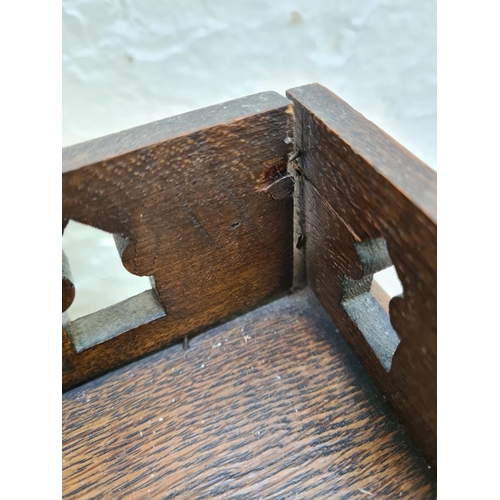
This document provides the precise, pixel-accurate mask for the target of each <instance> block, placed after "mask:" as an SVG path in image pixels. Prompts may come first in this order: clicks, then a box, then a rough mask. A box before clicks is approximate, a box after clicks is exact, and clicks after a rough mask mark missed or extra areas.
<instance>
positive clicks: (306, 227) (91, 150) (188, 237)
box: [62, 84, 437, 466]
mask: <svg viewBox="0 0 500 500" xmlns="http://www.w3.org/2000/svg"><path fill="white" fill-rule="evenodd" d="M62 158H63V174H62V182H63V193H62V194H63V231H64V228H65V227H66V225H67V223H68V222H69V221H70V220H74V221H77V222H81V223H83V224H87V225H90V226H92V227H95V228H98V229H101V230H103V231H106V232H108V233H111V234H112V235H113V236H114V239H115V242H116V246H117V250H118V252H119V254H120V256H121V260H122V262H123V265H124V266H125V268H126V269H127V270H128V271H129V272H131V273H133V274H135V275H138V276H149V277H150V279H151V283H152V289H151V290H149V291H147V292H143V293H141V294H139V295H137V296H135V297H132V298H130V299H127V300H126V301H123V302H121V303H119V304H116V305H114V306H111V307H108V308H106V309H103V310H101V311H98V312H96V313H93V314H91V315H88V316H85V317H83V318H79V319H76V320H75V321H71V318H70V317H69V315H68V308H69V307H70V305H71V303H72V302H73V299H74V297H75V293H76V294H78V289H77V288H76V289H75V286H74V284H73V278H72V276H71V269H70V266H71V262H69V261H68V259H67V258H66V256H65V255H64V253H63V260H62V278H63V279H62V302H63V320H62V346H63V347H62V382H63V390H68V389H70V388H73V387H75V386H77V385H79V384H82V383H84V382H86V381H88V380H90V379H93V378H95V377H97V376H100V375H102V374H104V373H107V372H109V371H111V370H114V369H116V368H118V367H120V366H122V365H124V364H126V363H129V362H131V361H133V360H136V359H139V358H141V357H144V356H146V355H148V354H151V353H153V352H155V351H158V350H160V349H162V348H165V347H167V346H169V345H172V344H174V343H178V342H187V340H186V339H188V338H189V337H192V336H193V335H196V334H198V333H200V332H203V331H205V330H207V329H208V328H210V327H213V326H215V325H218V324H221V323H223V322H225V321H227V320H229V319H232V318H234V317H236V316H239V315H241V314H244V313H246V312H247V311H249V310H251V309H254V308H256V307H259V306H262V305H264V304H266V303H269V302H270V301H272V300H274V299H276V298H279V297H280V296H284V295H286V294H290V293H294V292H296V291H299V290H301V289H303V288H306V287H307V288H309V289H310V290H311V291H312V292H313V293H314V295H315V296H316V298H317V299H318V300H319V303H320V304H321V305H322V307H323V308H324V309H325V311H326V312H327V313H328V315H329V316H330V318H331V319H332V320H333V322H334V323H335V325H336V326H337V327H338V328H339V330H340V332H341V333H342V334H343V336H344V337H345V339H346V340H347V342H348V343H349V345H350V346H351V348H352V349H353V350H354V352H355V353H356V355H357V356H358V358H359V359H360V360H361V362H362V363H363V365H364V366H365V368H366V370H367V371H368V373H369V374H370V376H371V377H372V378H373V380H374V381H375V382H376V384H377V385H378V387H379V388H380V390H381V391H382V393H383V394H384V396H385V397H386V398H387V400H388V401H389V403H390V404H391V406H392V407H393V409H394V410H395V412H396V414H397V415H398V417H399V418H400V419H401V421H402V423H403V424H404V425H405V427H406V429H407V430H408V432H409V433H410V435H411V437H412V438H413V440H414V441H415V443H416V444H417V445H418V446H419V447H420V449H421V450H422V451H423V453H424V455H425V457H426V458H427V460H428V461H429V464H431V465H432V466H435V464H436V421H437V413H436V350H437V349H436V335H437V332H436V316H437V310H436V265H437V259H436V233H437V216H436V173H435V172H434V171H433V170H431V169H430V168H429V167H427V166H426V165H425V164H423V163H422V162H421V161H420V160H418V159H417V158H416V157H414V156H413V155H412V154H411V153H409V152H408V151H407V150H406V149H405V148H403V147H402V146H401V145H399V144H398V143H397V142H396V141H394V140H393V139H392V138H391V137H389V136H388V135H387V134H385V133H384V132H383V131H382V130H380V129H379V128H378V127H377V126H375V125H374V124H373V123H371V122H370V121H368V120H367V119H365V118H364V117H363V116H362V115H360V114H359V113H357V112H356V111H355V110H353V109H352V108H351V107H350V106H348V105H347V104H346V103H345V102H344V101H342V100H341V99H340V98H338V97H337V96H335V95H334V94H333V93H332V92H330V91H329V90H328V89H326V88H324V87H322V86H320V85H317V84H312V85H305V86H302V87H298V88H295V89H292V90H289V91H288V92H287V98H285V97H283V96H280V95H278V94H276V93H274V92H264V93H260V94H256V95H252V96H248V97H244V98H242V99H236V100H234V101H230V102H227V103H224V104H219V105H216V106H211V107H208V108H205V109H200V110H197V111H194V112H190V113H186V114H183V115H179V116H175V117H172V118H167V119H165V120H161V121H158V122H154V123H150V124H148V125H144V126H140V127H137V128H134V129H131V130H127V131H124V132H120V133H117V134H113V135H110V136H107V137H103V138H99V139H96V140H92V141H89V142H86V143H83V144H78V145H75V146H70V147H67V148H64V149H63V153H62ZM391 265H394V266H395V269H396V271H397V274H398V276H399V279H400V280H401V283H402V286H403V294H402V295H401V296H398V297H394V298H392V299H391V300H390V301H389V297H387V296H384V293H383V291H380V290H378V289H377V288H376V287H375V288H374V285H373V283H372V279H373V275H374V274H375V273H377V272H378V271H381V270H383V269H385V268H387V267H389V266H391ZM381 297H382V298H381ZM283 356H286V352H283Z"/></svg>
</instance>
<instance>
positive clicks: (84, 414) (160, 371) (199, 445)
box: [63, 290, 435, 499]
mask: <svg viewBox="0 0 500 500" xmlns="http://www.w3.org/2000/svg"><path fill="white" fill-rule="evenodd" d="M63 496H64V498H78V499H86V498H102V499H106V498H112V499H119V498H134V499H135V498H137V499H139V498H161V499H167V498H186V499H191V498H200V499H201V498H227V499H238V498H240V499H243V498H245V499H248V498H291V499H292V498H293V499H295V498H301V499H305V498H343V499H348V498H350V499H355V498H370V499H372V498H373V499H375V498H398V499H399V498H414V499H426V498H434V497H435V493H434V492H433V486H432V479H431V478H430V476H429V471H428V468H427V465H426V463H425V462H424V461H423V459H422V458H421V455H420V453H419V452H418V451H417V450H416V449H415V447H414V445H413V444H412V443H411V441H410V440H409V438H408V435H407V434H406V432H405V431H404V429H403V428H402V427H401V425H400V424H398V423H397V421H396V419H395V417H394V415H393V414H392V413H391V411H390V410H389V408H388V406H387V404H386V403H385V402H384V400H383V398H382V396H381V395H380V393H379V392H378V390H377V389H376V388H375V386H374V383H373V382H372V380H371V379H370V378H369V377H368V375H367V374H366V372H365V370H364V369H363V368H362V367H361V365H360V363H359V362H358V360H357V358H356V357H355V356H354V354H353V353H352V351H350V349H349V348H348V347H347V344H346V342H345V340H344V339H343V338H342V336H341V335H340V333H339V332H338V331H337V329H336V328H335V326H334V325H333V323H332V322H331V321H330V320H329V318H328V316H327V315H326V313H325V311H324V310H323V309H322V307H321V306H320V304H319V302H318V301H317V300H316V299H315V298H314V296H313V295H312V294H311V293H310V291H308V290H306V291H303V292H299V293H296V294H294V295H292V296H288V297H285V298H283V299H280V300H278V301H276V302H274V303H272V304H269V305H266V306H264V307H261V308H260V309H257V310H255V311H253V312H250V313H248V314H246V315H244V316H240V317H238V318H237V319H235V320H233V321H231V322H230V323H227V324H225V325H222V326H220V327H217V328H215V329H213V330H211V331H210V332H207V333H205V334H202V335H200V336H199V337H196V338H194V339H193V340H192V341H191V347H190V348H189V349H188V350H187V351H183V350H182V347H181V346H180V345H178V346H173V347H171V348H169V349H166V350H164V351H161V352H159V353H157V354H154V355H152V356H149V357H147V358H145V359H142V360H140V361H137V362H135V363H133V364H131V365H129V366H127V367H124V368H121V369H120V370H117V371H115V372H112V373H110V374H108V375H106V376H104V377H102V378H100V379H97V380H95V381H93V382H90V383H88V384H86V385H84V386H81V387H79V388H76V389H73V390H72V391H69V392H67V393H65V394H64V395H63Z"/></svg>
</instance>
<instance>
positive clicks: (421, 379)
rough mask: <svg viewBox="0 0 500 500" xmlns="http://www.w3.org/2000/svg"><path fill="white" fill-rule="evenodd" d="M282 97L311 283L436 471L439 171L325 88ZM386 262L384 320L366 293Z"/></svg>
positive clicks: (301, 89) (304, 89) (311, 87)
mask: <svg viewBox="0 0 500 500" xmlns="http://www.w3.org/2000/svg"><path fill="white" fill-rule="evenodd" d="M287 95H288V97H289V98H290V99H291V100H292V101H293V103H294V113H295V126H296V129H295V146H296V148H297V149H298V150H300V157H299V158H298V160H297V162H298V164H299V168H300V171H301V172H302V174H303V177H304V201H303V203H304V206H305V208H304V217H305V227H306V231H305V232H306V240H305V259H306V270H307V280H308V283H309V285H310V286H311V288H312V289H313V290H314V292H315V293H316V295H317V297H318V298H319V300H320V301H321V303H322V304H323V306H324V307H325V309H326V310H327V311H328V313H329V314H330V316H331V317H332V318H333V320H334V322H335V324H336V325H337V326H338V327H339V329H340V331H341V332H342V333H343V334H344V335H345V337H346V338H347V340H348V341H349V343H350V345H351V346H352V347H353V349H354V350H355V352H356V353H357V354H358V355H359V356H360V358H361V360H362V361H363V363H364V364H365V366H366V367H367V369H368V371H369V372H370V374H371V375H372V376H373V377H374V378H375V380H376V381H377V383H378V385H379V387H380V388H381V389H382V390H383V392H384V393H385V395H386V396H387V397H388V399H389V401H390V402H391V404H392V405H393V407H394V408H395V410H396V411H397V413H398V415H399V416H400V418H401V419H402V421H403V422H404V423H405V425H406V426H407V428H408V429H409V431H410V433H411V435H412V437H413V438H414V439H415V441H416V443H417V444H418V445H419V446H420V447H421V449H422V450H423V451H424V452H425V455H426V457H427V458H428V460H429V461H430V463H431V464H432V465H435V464H436V419H437V415H436V315H437V313H436V264H437V261H436V233H437V226H436V221H437V219H436V173H435V172H434V171H432V170H431V169H430V168H428V167H427V166H426V165H425V164H423V163H422V162H421V161H419V160H418V159H417V158H415V157H414V156H413V155H412V154H411V153H409V152H408V151H407V150H405V149H404V148H403V147H402V146H400V145H399V144H398V143H397V142H395V141H394V140H393V139H392V138H390V137H389V136H387V134H385V133H384V132H382V131H381V130H380V129H379V128H378V127H376V126H375V125H374V124H372V123H371V122H369V121H368V120H366V119H365V118H364V117H363V116H362V115H360V114H359V113H357V112H356V111H355V110H353V109H352V108H351V107H350V106H348V105H347V104H346V103H345V102H343V101H342V100H341V99H339V98H338V97H337V96H335V95H334V94H333V93H331V92H330V91H329V90H327V89H325V88H324V87H321V86H320V85H316V84H314V85H306V86H304V87H299V88H296V89H293V90H290V91H288V93H287ZM389 257H390V258H389ZM391 261H392V263H393V264H394V265H395V267H396V270H397V272H398V275H399V278H400V280H401V282H402V285H403V288H404V298H401V297H398V298H394V299H392V300H391V302H390V306H389V308H390V322H389V317H388V316H387V315H386V314H385V312H384V310H383V308H382V306H381V305H380V304H379V303H378V302H377V301H376V300H375V299H374V298H373V296H372V294H371V293H370V288H371V282H372V277H373V273H375V272H377V271H379V270H380V269H382V268H384V267H387V266H388V265H390V262H391ZM391 323H392V326H391ZM392 327H393V328H394V330H395V332H394V330H393V328H392ZM396 333H397V336H396ZM398 337H399V338H398ZM394 340H395V342H394ZM377 342H378V344H377ZM377 349H378V353H377ZM394 350H395V353H394ZM393 353H394V355H393ZM387 369H388V370H389V371H387Z"/></svg>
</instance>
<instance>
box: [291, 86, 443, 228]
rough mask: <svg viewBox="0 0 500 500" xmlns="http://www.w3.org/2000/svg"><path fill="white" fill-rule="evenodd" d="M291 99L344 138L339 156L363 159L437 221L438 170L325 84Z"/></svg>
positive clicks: (296, 92)
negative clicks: (353, 156)
mask: <svg viewBox="0 0 500 500" xmlns="http://www.w3.org/2000/svg"><path fill="white" fill-rule="evenodd" d="M287 96H288V97H289V98H290V99H291V100H292V101H294V103H297V102H300V103H301V105H303V106H305V107H307V108H308V110H309V111H310V112H311V113H312V114H314V116H315V117H316V118H317V120H318V122H322V123H323V124H324V126H325V127H327V128H328V133H329V134H333V135H334V136H337V137H341V138H342V140H343V147H342V148H339V149H337V150H336V154H338V155H340V156H343V157H349V156H351V155H353V154H354V155H357V156H359V157H361V158H363V159H364V160H365V161H366V162H367V163H368V164H370V165H371V167H372V168H373V171H374V172H377V173H378V174H379V175H381V176H383V177H385V178H386V179H387V180H389V181H390V182H391V183H392V184H393V185H394V186H397V187H398V189H399V190H400V191H401V192H403V193H404V194H405V196H407V198H408V199H410V200H411V201H412V203H414V204H415V205H416V206H418V207H419V208H420V209H421V210H422V211H423V212H424V213H425V214H426V215H427V216H428V217H429V218H430V219H431V220H432V221H434V222H436V221H437V204H436V185H437V174H436V171H435V170H432V169H431V168H430V167H429V166H427V165H426V164H425V163H423V162H422V161H421V160H419V159H418V158H417V157H416V156H414V155H413V154H412V153H410V152H409V151H408V150H407V149H406V148H404V147H403V146H402V145H401V144H399V143H398V142H397V141H396V140H394V139H393V138H392V137H390V136H389V135H387V134H386V133H385V132H384V131H383V130H381V129H380V128H379V127H377V125H375V124H374V123H372V122H371V121H369V120H367V119H366V118H365V117H364V116H363V115H361V114H360V113H358V112H357V111H356V110H355V109H353V108H352V107H351V106H349V104H347V103H346V102H345V101H343V100H342V99H340V97H338V96H336V95H335V94H334V93H333V92H331V91H330V90H328V89H327V88H326V87H323V86H322V85H319V84H317V83H315V84H310V85H303V86H302V87H296V88H294V89H291V90H288V91H287ZM347 145H349V146H347ZM303 153H306V152H305V151H303Z"/></svg>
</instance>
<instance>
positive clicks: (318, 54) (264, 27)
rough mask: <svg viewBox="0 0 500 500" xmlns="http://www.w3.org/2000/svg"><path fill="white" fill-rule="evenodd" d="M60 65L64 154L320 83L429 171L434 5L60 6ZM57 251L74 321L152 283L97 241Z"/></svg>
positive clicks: (67, 244) (95, 236)
mask: <svg viewBox="0 0 500 500" xmlns="http://www.w3.org/2000/svg"><path fill="white" fill-rule="evenodd" d="M62 69H63V139H62V140H63V146H66V145H70V144H74V143H77V142H82V141H85V140H88V139H92V138H95V137H98V136H101V135H104V134H109V133H112V132H116V131H119V130H123V129H126V128H130V127H133V126H136V125H140V124H143V123H147V122H150V121H153V120H158V119H161V118H165V117H167V116H171V115H175V114H179V113H183V112H186V111H190V110H193V109H197V108H200V107H203V106H208V105H211V104H216V103H218V102H223V101H226V100H229V99H234V98H236V97H241V96H245V95H248V94H252V93H256V92H261V91H264V90H275V91H277V92H279V93H282V94H284V92H285V90H286V89H288V88H292V87H295V86H298V85H303V84H306V83H312V82H318V83H321V84H323V85H325V86H326V87H328V88H330V89H331V90H332V91H333V92H335V93H336V94H338V95H339V96H340V97H342V98H343V99H344V100H346V101H347V102H348V103H349V104H350V105H351V106H353V107H354V108H356V109H357V110H358V111H360V112H361V113H363V114H364V115H365V116H366V117H367V118H369V119H370V120H372V121H373V122H375V123H376V124H377V125H379V126H380V127H381V128H383V129H384V130H385V131H386V132H388V133H389V134H390V135H392V136H393V137H394V138H396V139H397V140H398V141H399V142H401V143H402V144H403V145H404V146H405V147H407V148H408V149H409V150H410V151H412V152H413V153H414V154H415V155H417V156H418V157H420V158H421V159H422V160H423V161H425V162H426V163H427V164H428V165H429V166H431V167H433V168H436V0H418V1H415V0H307V1H305V0H291V1H282V0H270V1H264V0H246V1H245V0H241V1H236V0H233V1H229V0H183V1H181V0H149V1H146V0H142V1H141V0H135V1H134V0H64V1H63V61H62ZM63 245H64V248H65V251H66V253H67V254H68V257H69V259H70V263H71V268H72V271H73V275H74V279H75V282H76V287H77V296H76V299H75V303H74V304H73V306H72V307H71V308H70V311H69V312H70V315H71V317H72V318H73V319H74V318H76V317H79V316H82V315H84V314H88V313H89V312H92V311H94V310H96V309H99V308H101V307H103V306H106V305H111V304H113V303H116V302H118V301H120V300H122V299H123V298H126V297H128V296H131V295H134V294H135V293H138V292H139V291H141V290H143V289H145V288H147V287H148V283H147V278H145V279H141V278H137V277H133V276H131V275H128V273H127V272H126V271H125V270H124V269H123V266H121V263H120V261H119V259H118V257H117V252H116V249H115V248H114V244H113V242H112V240H110V238H108V237H106V236H105V235H102V236H101V235H99V233H95V232H94V231H92V230H87V229H86V228H85V227H82V226H79V225H77V224H74V223H71V224H70V225H69V226H68V228H67V230H66V233H65V236H64V238H63ZM137 280H139V285H137V283H138V281H137ZM144 280H146V281H144ZM380 281H381V282H382V284H383V285H384V286H385V287H386V288H387V289H388V290H389V291H390V292H392V293H394V290H395V282H394V280H393V279H391V278H390V277H389V278H386V279H385V280H384V279H383V278H381V279H380Z"/></svg>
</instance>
